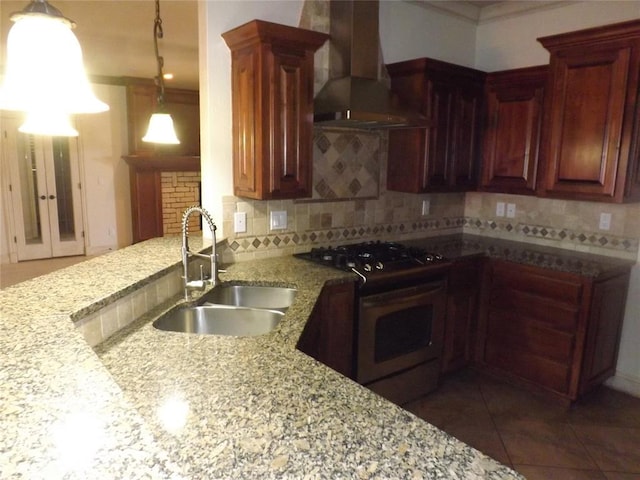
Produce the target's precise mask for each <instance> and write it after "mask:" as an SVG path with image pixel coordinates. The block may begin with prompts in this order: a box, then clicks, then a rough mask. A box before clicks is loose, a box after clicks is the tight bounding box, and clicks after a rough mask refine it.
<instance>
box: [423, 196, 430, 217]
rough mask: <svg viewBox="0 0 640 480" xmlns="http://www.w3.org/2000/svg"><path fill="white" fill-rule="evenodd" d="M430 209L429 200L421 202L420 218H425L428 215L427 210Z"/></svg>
mask: <svg viewBox="0 0 640 480" xmlns="http://www.w3.org/2000/svg"><path fill="white" fill-rule="evenodd" d="M430 207H431V203H430V202H429V200H422V216H423V217H426V216H427V215H429V209H430Z"/></svg>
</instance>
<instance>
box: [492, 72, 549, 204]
mask: <svg viewBox="0 0 640 480" xmlns="http://www.w3.org/2000/svg"><path fill="white" fill-rule="evenodd" d="M546 75H547V67H546V66H545V67H533V68H531V69H518V70H513V71H505V72H499V73H495V74H490V75H489V77H488V79H487V94H486V112H487V115H486V128H485V131H484V149H483V159H482V176H481V186H482V189H483V190H488V191H494V192H504V193H516V194H534V193H535V188H536V174H537V168H538V148H539V144H540V128H541V121H542V105H543V98H544V84H545V81H546Z"/></svg>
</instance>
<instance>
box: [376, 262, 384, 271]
mask: <svg viewBox="0 0 640 480" xmlns="http://www.w3.org/2000/svg"><path fill="white" fill-rule="evenodd" d="M376 270H384V263H382V262H376Z"/></svg>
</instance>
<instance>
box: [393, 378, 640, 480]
mask: <svg viewBox="0 0 640 480" xmlns="http://www.w3.org/2000/svg"><path fill="white" fill-rule="evenodd" d="M404 407H405V408H406V409H407V410H409V411H411V412H413V413H414V414H416V415H417V416H419V417H421V418H423V419H425V420H427V421H428V422H430V423H432V424H434V425H436V426H437V427H439V428H440V429H442V430H444V431H446V432H447V433H449V434H451V435H453V436H455V437H456V438H458V439H460V440H462V441H464V442H465V443H468V444H469V445H471V446H473V447H475V448H477V449H478V450H480V451H482V452H484V453H485V454H487V455H489V456H491V457H493V458H495V459H496V460H498V461H500V462H502V463H504V464H505V465H509V466H510V467H512V468H514V469H515V470H517V471H518V472H520V473H521V474H523V475H524V476H525V477H526V478H527V479H529V480H557V479H562V480H565V479H566V480H596V479H605V480H632V479H634V480H640V398H635V397H632V396H630V395H627V394H624V393H621V392H617V391H615V390H611V389H609V388H606V387H602V388H600V389H599V390H598V391H596V392H594V393H593V394H592V395H590V396H589V397H588V398H586V399H584V400H583V401H581V402H579V403H578V404H576V405H573V406H572V407H571V408H568V409H567V408H566V407H563V406H561V405H558V404H555V403H553V402H552V401H550V400H548V399H544V398H540V397H537V396H535V395H532V394H530V393H528V392H526V391H524V390H522V389H520V388H516V387H513V386H510V385H508V384H506V383H503V382H500V381H498V380H496V379H494V378H491V377H487V376H485V375H482V374H480V373H477V372H474V371H472V370H465V371H462V372H460V373H457V374H455V375H454V376H451V377H448V378H446V379H445V380H444V381H443V383H442V385H441V386H440V388H439V389H438V390H436V391H435V392H433V393H432V394H430V395H428V396H426V397H424V398H423V399H420V400H417V401H414V402H411V403H409V404H407V405H405V406H404Z"/></svg>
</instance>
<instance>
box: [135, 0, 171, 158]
mask: <svg viewBox="0 0 640 480" xmlns="http://www.w3.org/2000/svg"><path fill="white" fill-rule="evenodd" d="M163 37H164V32H163V31H162V19H161V18H160V0H156V18H155V21H154V22H153V46H154V48H155V52H156V63H157V65H158V74H157V76H156V85H157V86H158V97H157V107H156V111H155V112H154V114H153V115H151V119H150V120H149V128H148V129H147V133H146V135H145V136H144V137H142V141H143V142H150V143H166V144H174V145H175V144H178V143H180V140H178V137H177V136H176V132H175V130H174V128H173V119H172V118H171V115H169V114H168V113H167V112H166V107H165V103H164V75H163V74H162V67H163V66H164V58H162V57H161V56H160V53H159V51H158V39H159V38H163Z"/></svg>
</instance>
